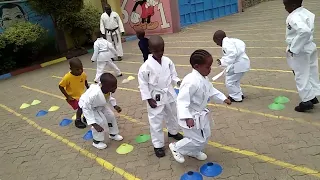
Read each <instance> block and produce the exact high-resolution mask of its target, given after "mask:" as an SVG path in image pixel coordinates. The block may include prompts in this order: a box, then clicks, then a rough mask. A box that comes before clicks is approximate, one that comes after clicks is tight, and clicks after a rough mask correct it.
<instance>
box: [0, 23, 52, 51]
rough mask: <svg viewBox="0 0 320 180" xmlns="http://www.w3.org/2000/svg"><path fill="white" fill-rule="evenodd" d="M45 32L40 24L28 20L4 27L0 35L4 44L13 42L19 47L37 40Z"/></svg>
mask: <svg viewBox="0 0 320 180" xmlns="http://www.w3.org/2000/svg"><path fill="white" fill-rule="evenodd" d="M45 34H46V30H45V29H43V28H42V27H41V26H40V25H37V24H32V23H30V22H19V23H17V24H14V25H12V26H11V27H9V28H8V29H6V30H5V31H4V32H3V34H2V36H3V37H4V39H5V41H6V44H14V45H15V46H16V48H18V49H19V48H21V47H23V46H25V45H28V44H33V43H35V42H37V41H39V40H40V39H41V38H43V37H44V35H45Z"/></svg>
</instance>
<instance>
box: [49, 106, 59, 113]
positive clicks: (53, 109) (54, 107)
mask: <svg viewBox="0 0 320 180" xmlns="http://www.w3.org/2000/svg"><path fill="white" fill-rule="evenodd" d="M58 109H60V107H59V106H51V108H50V109H49V110H48V111H49V112H53V111H57V110H58Z"/></svg>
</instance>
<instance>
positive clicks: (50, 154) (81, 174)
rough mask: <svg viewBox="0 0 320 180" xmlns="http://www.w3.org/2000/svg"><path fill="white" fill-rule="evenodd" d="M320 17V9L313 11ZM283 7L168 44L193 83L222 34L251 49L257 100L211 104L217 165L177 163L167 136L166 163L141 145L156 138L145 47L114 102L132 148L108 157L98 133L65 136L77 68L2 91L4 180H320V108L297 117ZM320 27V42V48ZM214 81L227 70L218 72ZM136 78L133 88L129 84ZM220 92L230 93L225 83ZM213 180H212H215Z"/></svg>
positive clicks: (247, 90)
mask: <svg viewBox="0 0 320 180" xmlns="http://www.w3.org/2000/svg"><path fill="white" fill-rule="evenodd" d="M304 5H305V7H306V8H308V9H309V10H311V11H312V12H313V13H315V14H316V16H317V17H318V16H320V6H319V2H318V0H309V1H306V2H305V3H304ZM286 16H287V12H286V11H285V10H284V7H283V5H282V1H271V2H266V3H262V4H259V5H257V6H255V7H252V8H249V9H247V10H246V11H245V12H243V13H240V14H236V15H233V16H228V17H224V18H221V19H217V20H214V21H210V22H205V23H201V24H197V25H194V26H190V27H187V28H185V29H183V30H182V31H181V32H180V33H177V34H171V35H165V36H163V37H164V39H165V43H166V46H165V54H166V55H167V56H168V57H170V58H171V59H172V60H173V61H174V63H175V65H176V69H177V71H178V75H179V77H180V78H183V77H184V76H185V75H186V74H187V73H189V72H190V71H191V67H190V66H189V57H190V55H191V53H192V52H193V51H194V50H196V49H206V50H208V51H210V52H211V53H212V55H213V56H214V58H219V57H220V56H221V49H220V47H217V46H216V45H215V43H214V42H213V41H212V34H213V32H214V31H215V30H218V29H222V30H225V31H226V32H227V35H228V36H230V37H236V38H240V39H242V40H244V41H245V42H246V45H247V54H248V55H249V57H250V59H251V67H252V69H251V71H250V72H248V73H247V74H246V75H245V77H244V79H243V80H242V89H243V91H244V94H245V96H247V98H246V99H245V100H244V102H243V103H233V104H232V105H231V106H225V105H216V104H209V108H210V109H211V111H212V118H213V119H214V120H215V126H214V127H212V137H211V139H210V140H211V141H210V142H209V144H208V146H207V147H206V149H205V152H206V153H207V154H208V159H207V160H206V161H205V162H199V161H197V160H195V159H192V158H186V162H185V163H184V164H179V163H177V162H176V161H174V159H173V157H172V155H171V153H170V150H169V148H168V143H169V142H171V141H173V139H168V138H167V136H166V142H167V144H166V156H165V157H164V158H161V159H159V158H157V157H156V156H155V155H154V152H153V147H152V144H151V141H148V142H146V143H142V144H138V143H136V142H135V137H136V136H138V135H139V134H149V126H148V120H147V111H146V105H145V103H144V102H142V101H141V96H140V93H139V91H138V82H137V72H138V69H139V67H140V66H141V63H142V62H143V61H142V55H141V53H140V50H139V48H138V46H137V41H130V42H126V43H124V45H123V46H124V51H125V56H124V59H123V61H122V62H117V65H118V67H119V68H120V69H121V70H122V71H123V74H124V77H122V78H119V81H118V87H119V88H118V90H117V92H116V93H115V94H114V96H115V97H116V99H117V103H118V105H119V106H120V107H122V109H123V112H121V113H120V114H117V113H115V114H116V116H117V118H118V124H119V128H120V134H121V135H123V136H124V140H123V141H122V142H115V141H109V142H108V148H107V149H105V150H97V149H95V148H94V147H92V145H91V143H92V141H85V140H84V139H83V138H82V137H83V135H84V134H85V133H86V132H87V131H88V130H89V127H87V128H86V129H83V130H80V129H77V128H76V127H75V126H74V123H72V124H70V125H69V126H66V127H60V126H59V123H60V121H61V120H62V119H66V118H67V119H71V118H72V117H73V115H74V114H75V112H74V111H73V110H72V109H71V108H70V107H69V105H68V104H67V103H66V101H65V100H64V97H63V95H62V93H61V92H60V91H59V88H58V83H59V81H60V79H61V77H62V76H63V75H64V74H65V73H66V72H68V70H69V66H68V62H63V63H59V64H56V65H53V66H49V67H47V68H42V69H39V70H36V71H33V72H29V73H25V74H21V75H19V76H15V77H12V78H10V79H8V80H3V81H1V82H0V87H1V100H0V119H1V120H0V136H1V139H0V164H1V165H0V179H1V180H33V179H34V180H42V179H43V180H49V179H61V180H62V179H68V180H82V179H83V180H85V179H86V180H87V179H92V180H100V179H110V180H120V179H129V180H132V179H143V180H178V179H180V176H181V175H182V174H183V173H185V172H187V171H190V170H191V171H199V167H200V166H201V165H203V164H204V163H206V162H215V163H218V164H220V165H221V166H222V167H223V172H222V174H220V176H218V177H216V178H215V179H221V180H222V179H226V180H316V179H320V172H319V171H320V107H319V105H318V106H315V108H314V110H312V111H311V112H309V113H297V112H295V111H294V110H293V109H294V107H295V106H296V105H297V104H298V103H299V96H298V94H297V91H296V87H295V82H294V77H293V74H292V72H291V70H290V69H289V68H288V66H287V62H286V59H285V57H286V54H285V48H286V44H285V30H286V24H285V19H286ZM319 27H320V26H319V21H318V20H317V22H316V30H315V31H316V32H315V42H316V43H317V45H318V46H320V37H319V35H320V30H319ZM91 55H92V54H87V55H85V56H82V57H80V59H81V60H82V63H83V66H84V68H85V69H84V71H85V72H86V73H87V75H88V81H89V82H93V78H94V76H95V64H93V63H91V61H90V58H91ZM214 66H215V67H213V68H214V69H213V70H212V72H211V74H210V78H211V77H213V76H214V75H216V74H218V73H219V72H220V71H221V70H220V69H218V68H216V65H215V64H214ZM128 76H134V77H136V79H135V80H133V81H130V82H129V83H127V84H122V83H121V82H122V80H123V79H124V78H127V77H128ZM214 86H215V87H216V88H217V89H219V90H221V91H222V92H224V93H226V89H225V86H224V78H220V79H219V80H217V82H215V83H214ZM280 95H281V96H286V97H288V98H289V99H290V102H289V103H287V104H286V105H285V106H286V108H285V109H284V110H281V111H272V110H270V109H269V108H268V105H269V104H271V103H272V102H273V99H274V98H276V97H277V96H280ZM35 99H37V100H40V101H41V103H40V104H38V105H36V106H30V107H28V108H26V109H19V108H20V106H21V104H22V103H29V104H30V103H31V102H32V101H33V100H35ZM51 106H59V107H60V109H59V110H57V111H55V112H49V113H48V114H47V115H46V116H43V117H36V116H35V115H36V114H37V112H38V111H40V110H48V109H49V108H50V107H51ZM122 143H128V144H131V145H133V146H134V149H133V151H132V152H131V153H129V154H126V155H119V154H117V153H116V149H117V148H118V147H119V145H120V144H122ZM205 179H209V178H205Z"/></svg>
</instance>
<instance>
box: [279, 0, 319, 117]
mask: <svg viewBox="0 0 320 180" xmlns="http://www.w3.org/2000/svg"><path fill="white" fill-rule="evenodd" d="M302 1H303V0H283V4H284V6H285V9H286V10H287V11H288V13H289V16H288V17H287V21H286V24H287V30H286V42H287V44H288V47H287V60H288V64H289V66H290V68H291V69H292V70H293V73H294V75H295V81H296V86H297V89H298V92H299V96H300V98H301V103H300V104H299V105H298V106H296V107H295V110H296V111H298V112H305V111H307V110H310V109H312V108H313V105H314V104H318V103H319V101H318V99H317V97H316V96H319V95H320V83H319V71H318V53H317V47H316V44H315V43H314V42H313V33H314V20H315V15H314V14H313V13H312V12H310V11H308V10H307V9H305V8H304V7H303V6H302Z"/></svg>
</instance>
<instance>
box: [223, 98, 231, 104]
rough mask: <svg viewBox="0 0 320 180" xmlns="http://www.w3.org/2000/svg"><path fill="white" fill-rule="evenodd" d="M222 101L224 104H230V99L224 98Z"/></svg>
mask: <svg viewBox="0 0 320 180" xmlns="http://www.w3.org/2000/svg"><path fill="white" fill-rule="evenodd" d="M223 102H224V103H226V104H228V105H230V104H231V101H230V99H226V100H224V101H223Z"/></svg>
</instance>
